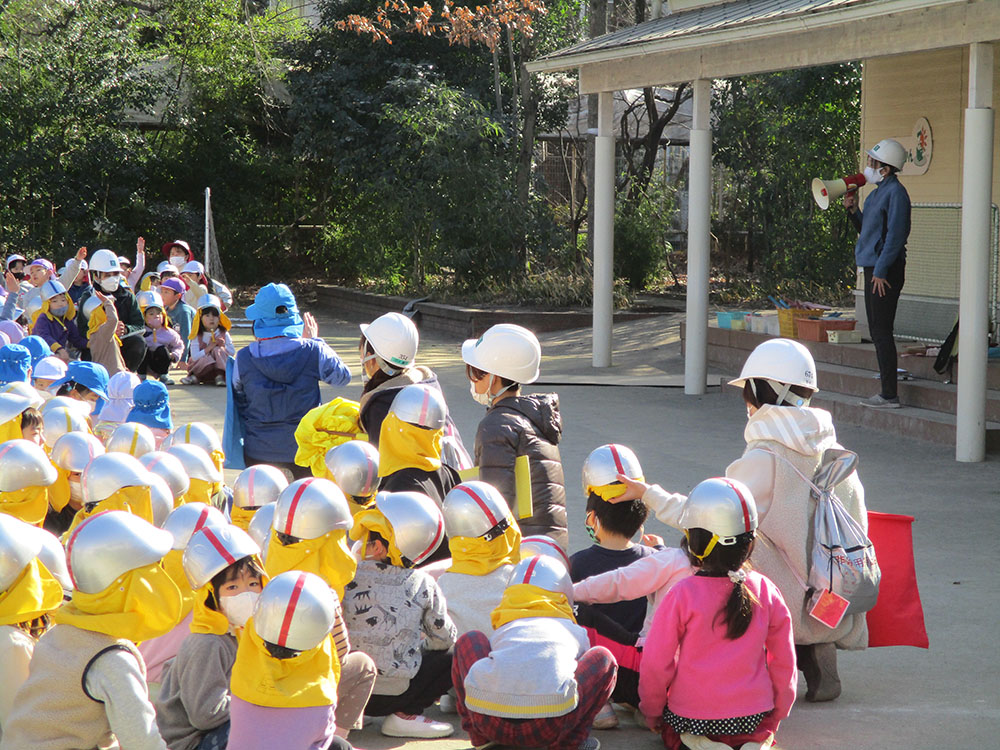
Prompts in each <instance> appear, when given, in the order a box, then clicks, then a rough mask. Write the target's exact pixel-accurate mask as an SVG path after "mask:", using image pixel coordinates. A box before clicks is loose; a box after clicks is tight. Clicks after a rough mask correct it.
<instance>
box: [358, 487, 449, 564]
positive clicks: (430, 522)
mask: <svg viewBox="0 0 1000 750" xmlns="http://www.w3.org/2000/svg"><path fill="white" fill-rule="evenodd" d="M375 507H376V508H378V509H379V511H381V513H382V515H383V516H385V518H386V520H387V521H388V522H389V525H390V526H392V533H393V536H394V537H395V539H396V548H397V549H398V550H399V552H400V554H401V555H402V556H403V564H404V565H405V566H406V567H408V568H412V567H413V566H414V565H419V564H420V563H422V562H423V561H424V560H426V559H427V558H428V557H430V556H431V555H432V554H434V552H435V551H436V550H437V548H438V547H439V546H440V545H441V540H442V539H444V515H442V513H441V509H440V508H438V506H437V503H435V502H434V501H433V500H431V499H430V498H429V497H427V495H424V494H422V493H420V492H379V493H378V494H377V495H375Z"/></svg>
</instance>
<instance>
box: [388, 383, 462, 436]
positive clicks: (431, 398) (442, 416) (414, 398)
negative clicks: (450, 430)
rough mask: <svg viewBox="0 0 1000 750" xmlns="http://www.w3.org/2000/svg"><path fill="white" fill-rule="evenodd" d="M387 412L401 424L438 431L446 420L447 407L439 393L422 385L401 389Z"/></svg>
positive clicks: (428, 386)
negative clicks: (394, 416) (400, 421)
mask: <svg viewBox="0 0 1000 750" xmlns="http://www.w3.org/2000/svg"><path fill="white" fill-rule="evenodd" d="M389 411H391V412H392V413H393V414H395V415H396V416H397V417H399V419H400V420H402V421H403V422H406V423H408V424H415V425H417V426H418V427H425V428H427V429H428V430H440V429H442V428H443V427H444V424H445V422H446V421H447V420H448V406H447V404H445V402H444V396H443V395H442V393H441V391H439V390H438V389H437V388H435V387H434V386H431V385H426V384H424V383H414V384H413V385H408V386H406V387H405V388H401V389H400V391H399V393H397V394H396V397H395V398H394V399H393V400H392V406H390V407H389Z"/></svg>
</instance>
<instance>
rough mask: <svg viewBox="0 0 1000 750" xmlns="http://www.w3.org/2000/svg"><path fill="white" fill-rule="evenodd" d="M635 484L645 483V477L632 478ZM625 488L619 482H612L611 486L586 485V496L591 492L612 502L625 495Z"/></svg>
mask: <svg viewBox="0 0 1000 750" xmlns="http://www.w3.org/2000/svg"><path fill="white" fill-rule="evenodd" d="M632 478H633V479H635V481H637V482H645V481H646V479H645V477H642V476H638V477H632ZM626 489H627V488H626V487H625V485H624V484H622V483H621V482H612V483H611V484H601V485H596V486H595V485H589V484H588V485H587V494H588V495H589V494H590V493H591V492H593V493H594V494H595V495H597V496H598V497H599V498H601V499H602V500H614V499H615V498H616V497H619V496H621V495H624V494H625V490H626Z"/></svg>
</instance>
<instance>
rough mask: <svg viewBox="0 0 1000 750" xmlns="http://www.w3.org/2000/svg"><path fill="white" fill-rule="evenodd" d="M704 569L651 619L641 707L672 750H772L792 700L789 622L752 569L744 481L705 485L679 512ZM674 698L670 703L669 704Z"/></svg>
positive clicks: (771, 588)
mask: <svg viewBox="0 0 1000 750" xmlns="http://www.w3.org/2000/svg"><path fill="white" fill-rule="evenodd" d="M680 525H681V527H682V528H683V529H684V536H685V540H686V548H687V554H688V557H689V558H690V560H691V564H692V565H693V566H694V567H696V568H697V569H698V572H697V573H695V574H694V575H693V576H690V577H688V578H686V579H685V580H683V581H681V582H679V583H678V584H677V585H676V586H674V587H673V589H671V590H670V592H669V593H668V594H667V596H666V598H665V599H664V601H663V603H662V604H661V605H660V608H659V609H658V610H657V612H656V616H655V617H654V618H653V626H652V628H651V629H650V631H649V637H648V638H647V640H646V646H645V649H644V651H643V656H642V666H641V668H640V675H639V696H640V703H639V709H640V710H641V711H642V713H643V715H644V716H645V717H646V723H647V725H648V726H649V728H650V729H652V730H654V731H657V730H659V731H660V734H661V737H662V738H663V745H664V747H665V748H667V750H680V749H681V748H682V747H702V746H703V745H704V744H705V743H706V740H708V741H711V742H714V743H718V744H713V745H707V746H708V747H712V748H716V747H720V748H727V747H728V748H742V749H743V750H751V749H758V750H759V749H760V748H768V747H771V745H772V744H773V743H774V735H775V732H777V730H778V725H779V723H780V722H781V721H783V720H784V719H785V718H786V717H787V716H788V713H789V711H791V708H792V704H793V703H794V702H795V687H796V684H797V682H798V677H797V675H796V672H795V648H794V644H793V642H792V618H791V615H790V614H789V612H788V607H787V606H785V602H784V600H783V599H782V598H781V592H780V591H778V588H777V587H776V586H775V585H774V584H773V583H772V582H771V581H770V580H769V579H767V578H765V577H764V576H762V575H761V574H760V573H758V572H756V571H755V570H753V569H751V568H750V566H749V565H748V564H747V560H748V559H749V558H750V553H751V551H752V550H753V547H754V539H755V536H756V532H757V507H756V505H755V504H754V500H753V495H752V494H751V493H750V490H749V489H748V488H747V486H746V485H745V484H743V483H742V482H739V481H736V480H733V479H724V478H717V479H706V480H705V481H703V482H701V483H700V484H698V486H697V487H695V488H694V489H693V490H692V491H691V494H690V495H689V496H688V499H687V501H686V502H685V503H684V510H683V512H682V514H681V518H680ZM668 696H669V698H668Z"/></svg>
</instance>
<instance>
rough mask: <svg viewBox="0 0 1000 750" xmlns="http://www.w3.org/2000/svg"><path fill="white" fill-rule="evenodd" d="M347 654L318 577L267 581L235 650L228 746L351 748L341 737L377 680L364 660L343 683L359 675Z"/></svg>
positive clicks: (338, 618) (252, 749)
mask: <svg viewBox="0 0 1000 750" xmlns="http://www.w3.org/2000/svg"><path fill="white" fill-rule="evenodd" d="M338 639H339V640H338ZM349 648H350V644H349V643H348V641H347V639H346V638H343V615H342V614H341V608H340V601H339V600H338V598H337V595H336V594H335V593H334V592H333V591H331V589H330V587H329V586H327V585H326V584H325V583H324V582H323V580H322V579H321V578H319V577H318V576H315V575H313V574H311V573H304V572H302V571H298V570H293V571H289V572H287V573H282V574H281V575H279V576H275V577H274V578H272V579H271V581H270V582H269V583H268V584H267V585H266V586H265V587H264V591H263V592H262V593H261V595H260V599H259V600H258V602H257V605H256V607H255V608H254V611H253V615H252V617H251V618H250V620H248V621H247V624H246V627H245V628H244V630H243V635H242V637H241V638H240V644H239V648H238V649H237V651H236V661H235V663H234V664H233V677H232V683H231V691H232V698H231V701H230V705H229V716H230V728H229V745H228V747H231V748H240V750H274V748H289V749H291V748H326V747H331V748H337V750H350V747H351V746H350V744H349V743H347V741H346V740H344V739H343V737H344V736H346V734H347V732H348V731H349V730H350V729H352V728H353V727H354V725H355V724H356V723H357V722H358V721H359V720H360V719H361V713H362V711H363V710H364V704H365V699H366V698H367V695H368V691H369V690H370V689H371V684H372V681H373V679H374V676H375V675H374V668H372V666H371V663H370V660H368V661H366V662H365V661H364V660H362V661H363V662H364V663H365V664H366V665H367V668H366V669H364V670H362V671H361V672H359V673H358V675H357V676H355V677H352V678H349V673H354V672H358V670H356V669H355V668H354V667H353V665H352V658H353V657H354V654H351V653H349ZM348 682H352V683H353V684H350V685H349V684H348ZM342 688H343V689H342Z"/></svg>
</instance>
